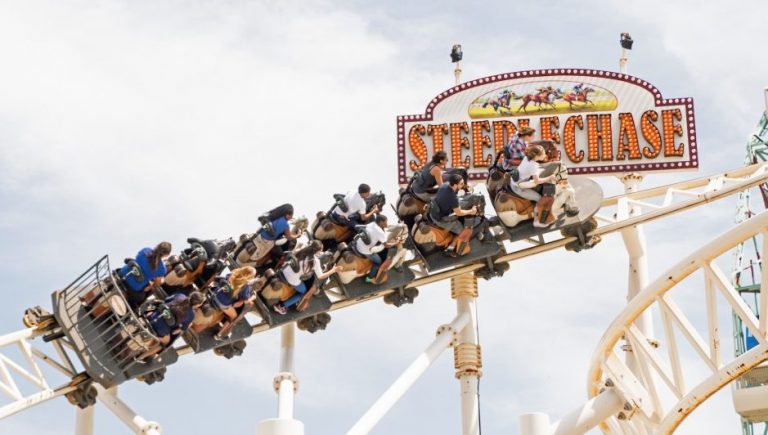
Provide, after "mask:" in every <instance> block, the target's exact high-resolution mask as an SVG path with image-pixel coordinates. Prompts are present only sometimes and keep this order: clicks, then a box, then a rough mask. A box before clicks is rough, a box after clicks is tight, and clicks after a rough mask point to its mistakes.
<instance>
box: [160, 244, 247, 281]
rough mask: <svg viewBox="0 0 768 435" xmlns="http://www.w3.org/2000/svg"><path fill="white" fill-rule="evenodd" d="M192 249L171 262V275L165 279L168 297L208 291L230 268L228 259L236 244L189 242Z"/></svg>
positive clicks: (167, 275) (183, 252) (186, 250)
mask: <svg viewBox="0 0 768 435" xmlns="http://www.w3.org/2000/svg"><path fill="white" fill-rule="evenodd" d="M187 243H189V245H190V246H189V248H186V249H184V250H183V251H182V252H181V255H179V256H174V257H171V258H170V259H169V261H168V263H169V266H170V267H169V272H168V273H167V274H166V275H165V283H164V284H163V290H165V292H166V293H167V294H173V293H180V292H181V293H184V294H189V292H191V291H192V289H193V284H194V287H197V288H198V289H204V288H205V287H207V286H208V284H210V283H211V281H212V280H213V279H214V278H215V277H216V276H218V275H219V274H220V273H221V272H222V271H223V270H224V268H225V267H226V259H227V257H228V256H229V254H230V253H231V252H232V250H233V249H234V248H235V241H234V240H232V239H231V238H230V239H226V240H215V239H209V240H200V239H195V238H189V239H187Z"/></svg>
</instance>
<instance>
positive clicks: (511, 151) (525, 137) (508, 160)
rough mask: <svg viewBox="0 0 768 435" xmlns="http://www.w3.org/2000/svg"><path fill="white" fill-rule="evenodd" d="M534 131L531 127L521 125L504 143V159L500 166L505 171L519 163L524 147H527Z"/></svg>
mask: <svg viewBox="0 0 768 435" xmlns="http://www.w3.org/2000/svg"><path fill="white" fill-rule="evenodd" d="M535 132H536V130H535V129H533V128H531V127H523V128H521V129H520V130H519V131H518V132H517V133H515V134H514V135H512V137H511V138H510V139H509V142H507V144H506V145H504V161H503V162H502V168H503V169H504V170H505V171H509V170H510V169H512V168H514V167H516V166H519V165H520V162H521V161H522V160H523V157H524V153H525V149H526V148H527V147H528V144H529V143H530V142H531V139H533V133H535Z"/></svg>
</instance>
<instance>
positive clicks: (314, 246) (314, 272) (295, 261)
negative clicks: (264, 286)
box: [272, 240, 341, 314]
mask: <svg viewBox="0 0 768 435" xmlns="http://www.w3.org/2000/svg"><path fill="white" fill-rule="evenodd" d="M322 249H323V244H322V243H320V242H319V241H317V240H313V241H312V242H310V244H309V245H307V246H305V247H304V248H302V249H299V250H298V252H296V253H294V254H292V255H291V257H292V258H290V259H289V260H288V261H286V264H285V265H284V266H283V267H282V269H280V273H281V274H282V276H283V279H284V280H285V282H286V283H288V285H290V286H291V287H293V288H294V289H295V290H296V294H294V295H293V296H291V297H290V298H288V300H286V301H285V302H278V303H277V304H275V305H273V306H272V309H274V310H275V311H276V312H277V313H279V314H286V313H287V312H288V309H289V308H291V307H292V306H294V305H296V304H297V303H299V301H300V300H301V298H302V297H304V294H305V293H306V292H307V290H309V288H308V287H307V286H311V285H312V281H313V278H314V279H315V280H316V281H322V280H324V279H326V278H328V277H329V276H331V275H333V274H334V273H336V272H338V271H339V270H341V267H340V266H334V267H332V268H330V269H329V270H328V271H326V272H323V266H322V264H321V263H320V258H319V257H318V254H320V252H322ZM316 285H317V284H316Z"/></svg>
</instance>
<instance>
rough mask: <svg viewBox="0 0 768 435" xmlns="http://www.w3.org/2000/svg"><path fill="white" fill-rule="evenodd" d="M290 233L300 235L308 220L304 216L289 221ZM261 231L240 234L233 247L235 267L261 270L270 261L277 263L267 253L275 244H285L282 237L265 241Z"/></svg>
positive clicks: (275, 259)
mask: <svg viewBox="0 0 768 435" xmlns="http://www.w3.org/2000/svg"><path fill="white" fill-rule="evenodd" d="M290 223H291V232H293V233H294V234H301V233H303V232H304V231H305V230H306V229H307V226H308V225H309V220H308V219H307V218H306V217H304V216H299V217H298V218H294V219H291V221H290ZM260 233H261V231H257V232H255V233H252V234H242V235H241V236H240V240H239V241H238V242H237V246H235V249H234V253H233V254H232V257H233V259H234V263H235V265H236V266H237V267H239V266H253V267H255V268H257V269H258V268H263V267H264V266H266V265H267V264H268V263H269V261H270V260H274V261H277V260H279V259H277V258H274V259H273V258H272V256H271V255H269V251H270V250H271V249H272V248H273V247H274V246H275V245H276V244H277V245H284V244H285V243H287V241H286V240H285V238H284V237H281V238H279V239H277V240H265V239H264V238H263V237H261V235H260Z"/></svg>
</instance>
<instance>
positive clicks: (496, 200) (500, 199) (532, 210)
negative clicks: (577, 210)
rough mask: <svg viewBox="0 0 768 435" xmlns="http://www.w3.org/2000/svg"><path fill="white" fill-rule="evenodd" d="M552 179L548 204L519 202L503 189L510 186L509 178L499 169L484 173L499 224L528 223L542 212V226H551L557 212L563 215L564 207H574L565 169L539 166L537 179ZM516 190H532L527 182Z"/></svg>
mask: <svg viewBox="0 0 768 435" xmlns="http://www.w3.org/2000/svg"><path fill="white" fill-rule="evenodd" d="M553 174H554V175H555V183H553V184H554V191H555V192H554V196H553V199H552V200H547V199H546V197H543V198H542V199H541V200H540V201H539V202H538V203H536V204H534V203H533V202H532V201H530V200H528V199H525V198H522V197H520V196H518V195H516V194H515V193H513V192H512V191H510V190H509V189H508V188H507V186H509V183H510V177H511V174H509V173H505V172H504V170H503V169H501V168H499V167H498V166H494V167H492V168H491V169H490V171H489V172H488V180H487V182H486V186H487V188H488V195H489V196H490V197H491V198H493V208H494V209H496V214H497V215H498V216H499V220H501V222H502V223H503V224H504V225H505V226H506V227H508V228H511V227H514V226H515V225H517V224H518V223H520V222H522V221H525V220H528V219H532V218H534V216H536V217H538V216H541V215H542V213H545V212H546V219H545V221H544V222H543V223H545V224H552V223H553V222H554V221H555V220H556V217H555V216H557V215H558V214H559V213H560V211H561V210H563V211H564V209H565V207H566V205H569V206H574V207H575V202H576V193H575V191H574V190H573V187H571V186H570V185H569V184H568V169H567V168H566V167H565V165H564V164H563V163H562V162H549V163H544V164H543V165H542V171H541V174H540V175H539V176H540V177H548V176H550V175H553ZM519 185H520V187H529V188H530V187H534V186H533V185H532V184H530V182H522V183H519Z"/></svg>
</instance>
